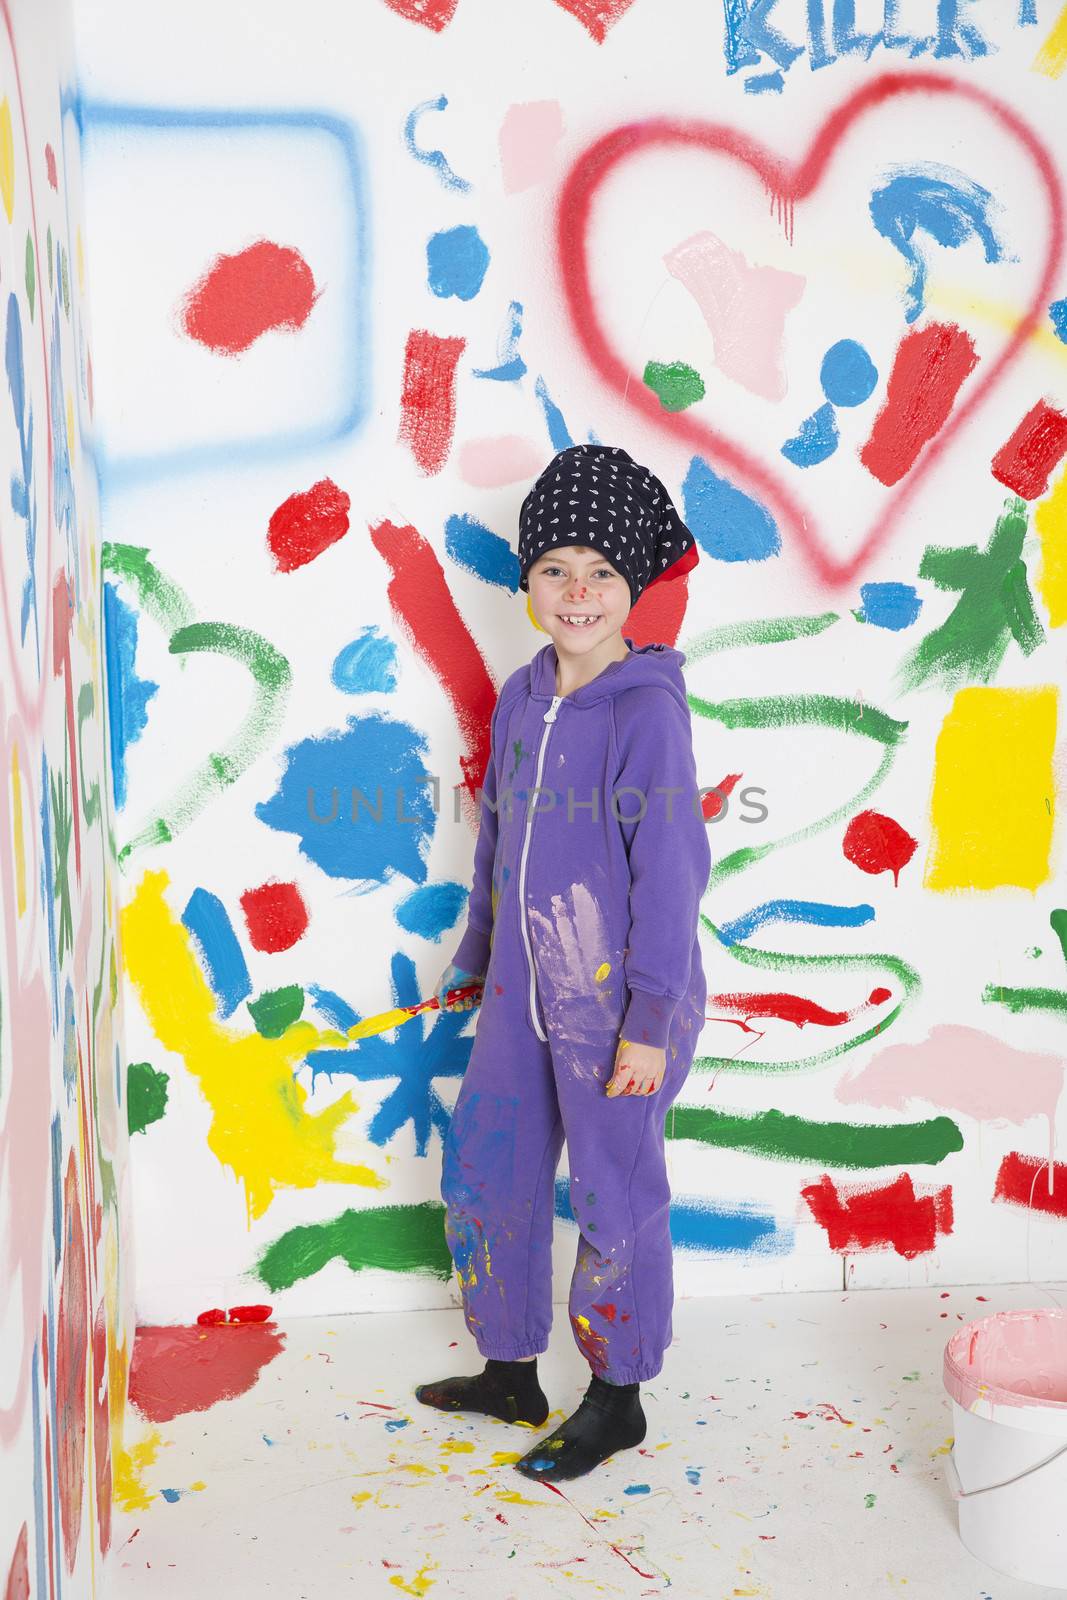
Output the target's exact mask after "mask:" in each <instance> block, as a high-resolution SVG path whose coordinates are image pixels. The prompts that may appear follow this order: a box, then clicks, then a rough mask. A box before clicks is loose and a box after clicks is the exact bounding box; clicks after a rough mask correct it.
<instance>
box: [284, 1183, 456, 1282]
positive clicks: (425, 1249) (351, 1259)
mask: <svg viewBox="0 0 1067 1600" xmlns="http://www.w3.org/2000/svg"><path fill="white" fill-rule="evenodd" d="M444 1218H445V1210H444V1207H443V1206H440V1205H436V1204H434V1202H433V1201H430V1200H424V1201H423V1202H422V1204H421V1205H414V1206H375V1207H373V1208H371V1209H369V1210H366V1211H345V1212H343V1213H342V1214H341V1216H339V1217H336V1218H335V1219H334V1221H332V1222H319V1223H312V1224H310V1225H309V1226H306V1227H300V1228H290V1230H289V1232H288V1233H283V1234H282V1236H281V1238H280V1239H276V1240H275V1241H274V1243H273V1244H272V1245H270V1246H269V1248H268V1249H267V1250H266V1251H265V1252H264V1254H263V1255H262V1256H261V1257H260V1258H259V1261H258V1263H257V1265H256V1267H255V1271H256V1274H257V1275H258V1277H259V1278H260V1280H261V1281H262V1282H263V1283H265V1284H266V1286H267V1288H268V1289H271V1290H274V1291H275V1292H276V1291H277V1290H279V1289H290V1288H292V1286H293V1284H294V1283H298V1282H299V1281H300V1279H301V1278H310V1277H313V1276H314V1274H315V1273H316V1272H321V1271H322V1269H323V1267H325V1266H326V1265H327V1263H328V1262H330V1261H333V1260H335V1259H336V1258H338V1257H339V1258H340V1259H341V1260H342V1261H346V1262H347V1263H348V1265H349V1266H350V1267H351V1268H352V1271H353V1272H360V1271H362V1270H363V1268H364V1267H377V1268H379V1269H381V1270H383V1271H385V1272H425V1273H428V1274H431V1275H432V1276H433V1277H435V1278H441V1279H442V1280H443V1281H445V1282H447V1281H448V1279H449V1278H450V1277H451V1276H452V1257H451V1255H450V1253H449V1249H448V1244H447V1241H446V1239H445V1228H444Z"/></svg>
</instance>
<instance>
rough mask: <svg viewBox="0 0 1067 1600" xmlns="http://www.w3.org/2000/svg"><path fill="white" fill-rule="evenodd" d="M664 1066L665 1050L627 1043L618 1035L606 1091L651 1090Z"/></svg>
mask: <svg viewBox="0 0 1067 1600" xmlns="http://www.w3.org/2000/svg"><path fill="white" fill-rule="evenodd" d="M666 1070H667V1052H666V1050H661V1049H660V1048H659V1047H658V1046H657V1045H652V1044H631V1042H630V1040H629V1039H620V1040H619V1048H618V1050H617V1051H616V1052H615V1071H614V1073H613V1074H612V1076H611V1078H610V1079H609V1080H608V1086H607V1092H608V1094H609V1095H611V1096H615V1095H620V1094H655V1092H656V1090H657V1089H658V1088H659V1086H660V1084H661V1083H662V1082H663V1074H664V1073H665V1072H666Z"/></svg>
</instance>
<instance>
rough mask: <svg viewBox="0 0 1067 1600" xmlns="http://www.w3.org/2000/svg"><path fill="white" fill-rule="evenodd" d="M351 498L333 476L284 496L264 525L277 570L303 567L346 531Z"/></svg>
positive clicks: (292, 569)
mask: <svg viewBox="0 0 1067 1600" xmlns="http://www.w3.org/2000/svg"><path fill="white" fill-rule="evenodd" d="M351 505H352V501H351V499H350V497H349V496H348V495H347V494H346V493H345V491H344V490H343V489H339V488H338V487H337V485H336V483H334V481H333V479H332V478H320V479H319V481H318V483H313V484H312V485H311V488H310V489H303V490H301V491H300V492H299V493H297V494H291V495H290V496H289V498H288V500H283V501H282V503H281V505H280V506H279V507H278V509H277V510H276V511H275V512H274V513H273V515H272V516H271V519H270V522H269V524H268V525H267V544H268V545H269V546H270V553H271V555H272V556H273V557H274V565H275V566H276V567H277V569H278V571H279V572H293V571H295V569H296V568H297V567H306V566H307V564H308V562H309V561H314V559H315V557H316V556H321V554H322V552H323V551H324V550H328V549H329V548H330V546H331V545H332V544H336V543H337V541H338V539H343V538H344V536H345V534H346V533H347V532H348V513H349V509H350V508H351Z"/></svg>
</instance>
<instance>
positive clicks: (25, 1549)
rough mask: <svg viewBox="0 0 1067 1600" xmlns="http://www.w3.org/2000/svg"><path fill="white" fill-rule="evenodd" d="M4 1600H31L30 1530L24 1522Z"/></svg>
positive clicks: (13, 1556)
mask: <svg viewBox="0 0 1067 1600" xmlns="http://www.w3.org/2000/svg"><path fill="white" fill-rule="evenodd" d="M4 1600H30V1564H29V1531H28V1529H27V1527H26V1524H25V1523H23V1524H22V1527H21V1528H20V1529H19V1536H18V1538H17V1539H16V1541H15V1552H14V1554H13V1555H12V1557H11V1565H10V1567H9V1568H8V1573H7V1583H6V1584H5V1585H4Z"/></svg>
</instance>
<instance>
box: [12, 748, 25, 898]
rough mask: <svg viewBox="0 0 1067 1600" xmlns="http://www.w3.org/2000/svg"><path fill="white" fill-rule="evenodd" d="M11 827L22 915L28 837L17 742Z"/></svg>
mask: <svg viewBox="0 0 1067 1600" xmlns="http://www.w3.org/2000/svg"><path fill="white" fill-rule="evenodd" d="M11 827H12V832H13V833H14V835H15V840H14V843H15V904H16V906H17V907H18V914H19V916H20V917H22V916H25V914H26V839H25V836H24V833H23V827H22V778H21V776H20V774H19V747H18V745H17V744H13V745H12V746H11Z"/></svg>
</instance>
